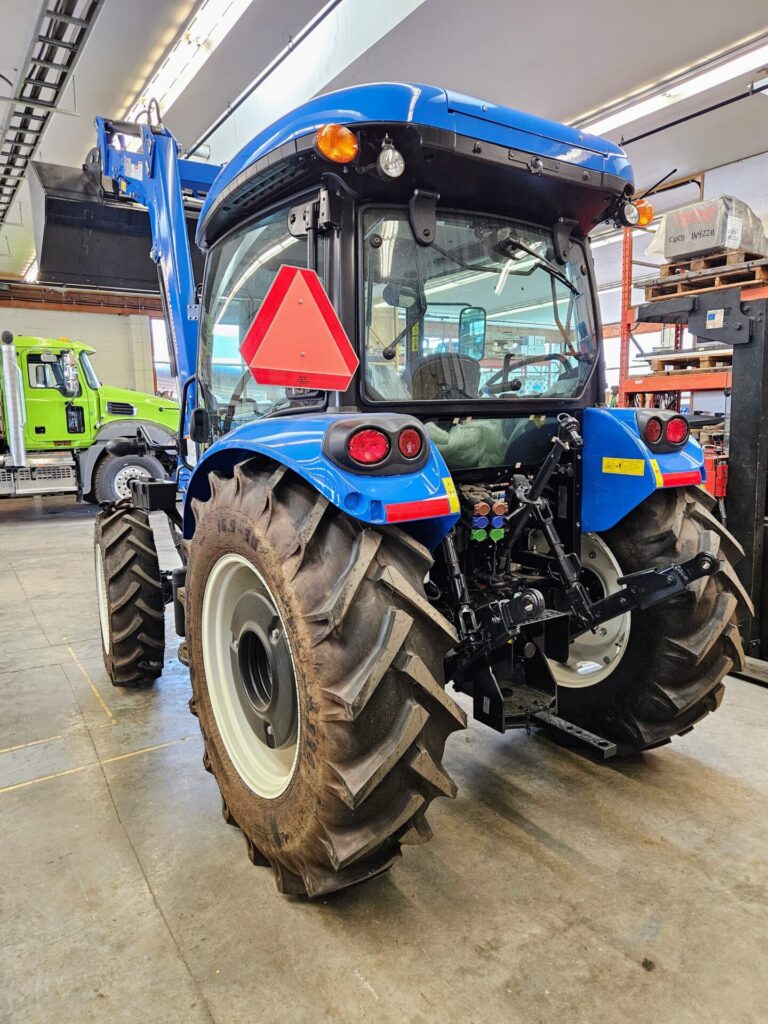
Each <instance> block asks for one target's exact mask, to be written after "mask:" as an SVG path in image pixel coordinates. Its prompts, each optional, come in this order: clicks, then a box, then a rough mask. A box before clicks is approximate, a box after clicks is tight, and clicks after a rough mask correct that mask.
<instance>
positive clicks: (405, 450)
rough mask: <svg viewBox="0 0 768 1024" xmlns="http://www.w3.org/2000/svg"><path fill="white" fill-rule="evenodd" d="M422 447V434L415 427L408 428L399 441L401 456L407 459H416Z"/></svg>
mask: <svg viewBox="0 0 768 1024" xmlns="http://www.w3.org/2000/svg"><path fill="white" fill-rule="evenodd" d="M422 446H423V441H422V439H421V434H420V433H419V432H418V430H414V429H413V427H406V428H405V430H403V431H402V432H401V434H400V437H398V439H397V447H398V448H399V449H400V454H401V455H404V456H405V457H406V459H415V458H416V456H417V455H419V454H420V453H421V449H422Z"/></svg>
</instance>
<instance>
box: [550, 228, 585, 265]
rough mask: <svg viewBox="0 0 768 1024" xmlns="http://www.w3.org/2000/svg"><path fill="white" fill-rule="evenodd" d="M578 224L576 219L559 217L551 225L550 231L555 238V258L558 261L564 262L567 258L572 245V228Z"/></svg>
mask: <svg viewBox="0 0 768 1024" xmlns="http://www.w3.org/2000/svg"><path fill="white" fill-rule="evenodd" d="M578 226H579V222H578V221H577V220H568V219H567V218H566V217H560V218H558V220H556V221H555V223H554V224H553V225H552V232H553V234H554V239H555V259H556V260H557V262H558V263H565V262H566V261H567V259H568V254H569V253H570V251H571V246H572V245H573V239H572V238H571V235H572V234H573V230H574V228H577V227H578Z"/></svg>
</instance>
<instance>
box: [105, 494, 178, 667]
mask: <svg viewBox="0 0 768 1024" xmlns="http://www.w3.org/2000/svg"><path fill="white" fill-rule="evenodd" d="M94 558H95V565H96V588H97V595H98V602H99V622H100V625H101V639H102V651H103V654H104V665H105V667H106V669H107V674H108V675H109V678H110V679H111V680H112V685H113V686H126V687H140V686H148V685H149V684H150V683H152V681H153V680H154V679H156V678H157V677H158V676H159V675H160V673H161V672H162V671H163V657H164V654H165V603H164V601H163V584H162V576H161V574H160V565H159V562H158V558H157V549H156V547H155V538H154V536H153V534H152V527H151V526H150V524H149V517H148V516H147V514H146V512H142V511H141V510H140V509H136V508H133V507H130V506H125V505H123V506H119V507H117V508H112V509H107V510H105V511H102V512H100V513H99V514H98V515H97V516H96V531H95V538H94Z"/></svg>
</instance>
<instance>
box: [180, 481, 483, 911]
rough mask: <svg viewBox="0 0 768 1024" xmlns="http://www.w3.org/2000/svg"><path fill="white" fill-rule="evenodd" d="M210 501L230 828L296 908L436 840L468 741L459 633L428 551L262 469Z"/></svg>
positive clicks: (201, 546)
mask: <svg viewBox="0 0 768 1024" xmlns="http://www.w3.org/2000/svg"><path fill="white" fill-rule="evenodd" d="M210 484H211V498H210V500H209V501H206V502H201V501H197V500H195V501H193V503H192V508H193V511H194V514H195V518H196V523H197V526H196V531H195V534H194V536H193V538H192V541H191V544H190V549H189V562H188V574H187V585H186V594H187V598H186V600H187V618H186V621H187V629H188V636H189V656H190V672H191V677H192V693H193V696H192V700H191V701H190V709H191V710H192V712H193V714H195V715H197V717H198V719H199V721H200V729H201V732H202V734H203V739H204V741H205V756H204V759H203V763H204V765H205V767H206V768H207V769H208V770H209V771H211V772H213V774H214V776H215V778H216V781H217V782H218V784H219V788H220V790H221V795H222V800H223V811H224V817H225V819H226V820H227V822H228V823H230V824H237V825H238V826H239V827H240V829H241V830H242V831H243V833H244V834H245V838H246V841H247V846H248V853H249V856H250V858H251V860H252V861H253V862H254V863H259V864H265V865H271V866H272V868H273V869H274V871H275V876H276V881H277V886H278V888H279V889H280V890H281V891H282V892H287V893H297V894H302V895H304V894H306V895H309V896H319V895H321V894H324V893H329V892H332V891H334V890H337V889H343V888H345V887H346V886H350V885H354V884H356V883H358V882H362V881H364V880H365V879H368V878H371V877H373V876H374V875H378V874H380V873H381V872H382V871H385V870H386V869H387V868H388V867H389V866H390V865H391V863H392V861H393V860H394V858H395V857H396V856H397V855H398V854H399V851H400V846H401V844H403V843H420V842H424V841H426V840H427V839H429V838H430V836H431V832H430V829H429V826H428V824H427V822H426V818H425V811H426V809H427V806H428V804H429V803H430V801H431V800H432V799H433V798H434V797H435V796H439V795H441V794H442V795H445V796H451V797H452V796H454V795H455V793H456V786H455V785H454V783H453V781H452V780H451V779H450V778H449V776H448V775H447V774H446V772H445V771H444V769H443V768H442V765H441V757H442V754H443V747H444V745H445V740H446V737H447V736H448V734H449V733H451V732H453V731H454V730H456V729H461V728H463V727H464V726H465V725H466V717H465V715H464V713H463V711H461V709H460V708H459V707H458V706H457V705H456V704H455V703H454V702H453V700H452V699H451V698H450V697H449V696H448V695H447V694H446V693H445V691H444V679H443V659H444V655H445V653H446V651H447V650H448V649H449V648H450V647H451V646H452V645H453V644H454V643H455V642H456V635H455V633H454V631H453V628H452V626H451V625H450V624H449V623H448V622H447V620H446V619H444V618H443V616H442V615H440V614H439V613H438V612H436V611H435V610H434V609H433V608H432V606H431V605H430V604H429V602H428V601H427V599H426V597H425V596H424V586H423V580H424V577H425V574H426V572H427V570H428V568H429V566H430V565H431V563H432V559H431V556H430V555H429V552H428V551H427V550H426V549H425V548H423V547H422V546H421V545H420V544H417V543H416V542H415V541H413V540H411V539H410V538H409V537H408V536H407V535H406V534H405V533H403V532H402V531H400V530H397V529H387V530H383V531H380V530H376V529H372V528H370V527H365V526H364V525H362V524H360V523H358V522H357V521H355V520H352V519H350V518H348V517H347V516H345V515H343V513H341V512H340V511H339V510H338V509H336V508H335V507H334V506H333V505H331V504H329V502H328V501H326V499H325V498H324V497H322V496H321V495H319V494H318V493H317V492H316V491H315V490H314V489H313V488H312V487H310V486H309V485H308V484H307V483H305V482H304V481H303V480H301V479H300V478H298V477H297V476H295V475H293V474H292V473H290V472H288V471H287V470H285V469H284V468H283V467H279V468H277V469H274V468H273V467H269V468H265V467H264V466H263V465H262V466H259V465H258V464H256V463H254V462H251V463H247V464H244V465H241V466H238V467H236V469H235V473H234V476H233V477H232V478H230V479H226V478H224V477H222V476H219V475H218V474H213V475H212V476H211V477H210Z"/></svg>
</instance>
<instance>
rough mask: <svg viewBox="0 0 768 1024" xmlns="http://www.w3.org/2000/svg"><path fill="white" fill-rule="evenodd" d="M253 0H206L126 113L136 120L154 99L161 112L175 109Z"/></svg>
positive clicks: (127, 118)
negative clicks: (176, 103) (180, 98)
mask: <svg viewBox="0 0 768 1024" xmlns="http://www.w3.org/2000/svg"><path fill="white" fill-rule="evenodd" d="M252 2H253V0H203V2H202V3H201V4H200V6H199V7H198V9H197V11H196V13H195V14H194V16H193V17H192V20H191V21H190V23H189V24H188V25H187V27H186V28H185V29H184V32H183V33H182V34H181V36H180V37H179V38H178V39H177V40H176V42H175V43H174V45H173V47H172V49H171V52H170V53H169V54H168V56H167V57H166V58H165V60H164V61H163V63H162V64H161V65H160V67H159V68H158V69H157V70H156V71H155V73H154V74H153V75H152V77H151V78H150V79H149V81H148V82H147V83H146V85H145V86H144V88H143V89H142V91H141V95H140V96H139V97H138V98H137V99H136V101H135V102H134V103H133V105H132V106H131V107H130V109H129V110H128V112H127V113H126V115H125V116H126V120H128V121H136V120H138V118H139V116H140V115H141V114H142V113H143V112H144V111H145V110H146V109H147V105H148V103H149V101H150V100H153V99H154V100H157V102H158V104H159V105H160V111H161V113H165V112H166V111H167V110H168V109H169V107H171V106H173V104H174V103H175V102H176V100H177V99H178V98H179V96H180V95H181V94H182V92H184V90H185V89H186V87H187V86H188V85H189V83H190V82H191V81H192V79H193V78H194V77H195V75H196V74H197V73H198V71H199V70H200V68H201V67H202V66H203V64H205V62H206V61H207V60H208V58H209V57H210V56H211V54H212V53H213V51H214V50H215V49H216V47H217V46H218V45H219V43H220V42H221V41H222V40H223V39H224V38H225V36H226V35H227V34H228V33H229V32H230V30H231V29H232V28H234V26H235V25H236V24H237V22H238V21H239V20H240V18H241V17H242V15H243V14H244V13H245V11H246V10H247V9H248V8H249V7H250V6H251V3H252Z"/></svg>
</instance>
